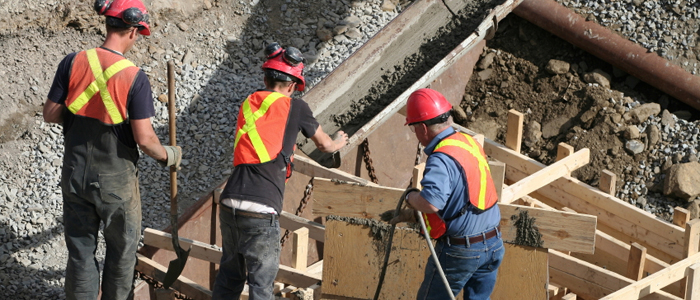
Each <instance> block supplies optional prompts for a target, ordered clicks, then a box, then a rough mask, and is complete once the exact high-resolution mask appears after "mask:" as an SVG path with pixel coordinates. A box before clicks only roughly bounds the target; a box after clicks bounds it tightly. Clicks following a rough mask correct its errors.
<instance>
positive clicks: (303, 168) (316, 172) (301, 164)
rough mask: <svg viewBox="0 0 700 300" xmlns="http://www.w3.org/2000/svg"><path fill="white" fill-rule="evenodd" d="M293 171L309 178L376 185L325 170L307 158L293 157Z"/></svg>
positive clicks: (343, 173)
mask: <svg viewBox="0 0 700 300" xmlns="http://www.w3.org/2000/svg"><path fill="white" fill-rule="evenodd" d="M294 171H296V172H299V173H301V174H304V175H307V176H310V177H323V178H328V179H338V180H343V181H348V182H356V183H360V184H364V185H376V184H374V183H373V182H371V181H369V180H367V179H364V178H361V177H357V176H355V175H352V174H350V173H347V172H343V171H341V170H338V169H329V168H326V167H324V166H322V165H320V164H318V163H317V162H315V161H313V160H312V159H310V158H308V157H304V156H302V155H298V154H297V155H294Z"/></svg>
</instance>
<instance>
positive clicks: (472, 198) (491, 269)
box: [391, 89, 505, 300]
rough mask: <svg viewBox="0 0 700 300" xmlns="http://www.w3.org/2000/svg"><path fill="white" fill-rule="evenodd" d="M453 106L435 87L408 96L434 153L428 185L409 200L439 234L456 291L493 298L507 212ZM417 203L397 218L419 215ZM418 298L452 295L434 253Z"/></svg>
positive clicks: (410, 114)
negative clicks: (455, 122) (502, 210)
mask: <svg viewBox="0 0 700 300" xmlns="http://www.w3.org/2000/svg"><path fill="white" fill-rule="evenodd" d="M451 109H452V105H451V104H450V103H449V102H447V100H446V99H445V97H444V96H443V95H442V94H440V93H439V92H437V91H435V90H431V89H419V90H417V91H415V92H413V93H412V94H411V96H410V97H409V98H408V103H407V110H406V125H408V126H410V127H411V130H412V131H413V132H414V133H415V135H416V137H417V138H418V141H419V142H420V143H421V144H422V145H423V146H425V150H424V151H425V153H426V154H427V155H429V156H428V158H427V161H426V165H425V171H424V173H423V179H422V180H421V185H422V188H423V189H422V190H421V191H413V192H408V193H407V194H406V197H405V201H406V202H407V204H408V205H409V206H410V207H412V208H413V209H416V210H418V211H420V212H421V213H422V216H423V219H424V220H425V222H426V227H427V228H428V231H429V234H430V236H431V237H432V238H433V239H436V240H437V244H436V248H435V251H436V253H437V255H438V260H439V261H440V264H441V266H442V269H443V271H444V273H445V275H446V277H447V281H448V282H449V285H450V289H451V290H452V292H453V294H454V295H457V294H458V293H459V292H460V291H461V290H462V289H464V295H465V297H464V299H480V300H483V299H489V296H490V295H491V292H492V291H493V288H494V285H495V284H496V273H497V271H498V267H499V265H500V264H501V261H502V260H503V254H504V253H505V249H504V247H503V240H502V239H501V233H500V231H499V227H498V224H499V222H500V220H501V213H500V211H499V209H498V205H497V204H496V202H497V195H496V189H495V187H494V184H493V180H492V179H491V173H490V171H489V165H488V162H487V161H486V155H485V154H484V150H483V148H482V147H481V145H479V143H477V142H476V141H475V140H474V139H473V138H472V137H470V136H469V135H466V134H462V133H458V132H456V131H455V130H454V129H453V128H452V126H450V125H451V124H452V121H451V119H450V110H451ZM413 209H406V210H403V211H401V212H400V214H399V215H398V216H397V217H395V218H393V219H392V220H391V223H392V224H396V223H399V222H404V221H415V218H414V216H415V212H414V210H413ZM417 299H420V300H423V299H440V300H442V299H450V297H449V294H448V290H447V288H446V287H445V284H444V283H443V280H441V278H440V274H439V273H438V270H437V267H436V264H435V263H434V262H433V260H432V259H428V262H427V264H426V267H425V278H424V279H423V283H422V284H421V287H420V289H419V291H418V297H417Z"/></svg>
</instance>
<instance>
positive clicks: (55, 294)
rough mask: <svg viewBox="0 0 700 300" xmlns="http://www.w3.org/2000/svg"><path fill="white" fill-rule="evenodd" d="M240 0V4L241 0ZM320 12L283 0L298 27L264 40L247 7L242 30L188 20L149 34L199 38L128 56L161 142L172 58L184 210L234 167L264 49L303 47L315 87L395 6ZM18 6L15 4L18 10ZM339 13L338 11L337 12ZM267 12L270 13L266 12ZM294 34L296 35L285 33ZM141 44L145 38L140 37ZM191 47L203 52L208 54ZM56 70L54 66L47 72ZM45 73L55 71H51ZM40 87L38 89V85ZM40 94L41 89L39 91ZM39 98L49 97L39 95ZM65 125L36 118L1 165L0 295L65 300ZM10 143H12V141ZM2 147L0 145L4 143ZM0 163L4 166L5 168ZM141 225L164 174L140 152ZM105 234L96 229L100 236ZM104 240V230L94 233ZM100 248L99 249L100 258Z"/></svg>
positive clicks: (155, 202) (165, 199)
mask: <svg viewBox="0 0 700 300" xmlns="http://www.w3.org/2000/svg"><path fill="white" fill-rule="evenodd" d="M241 3H243V2H241ZM256 4H257V1H253V2H251V3H250V4H249V3H247V2H246V3H245V4H243V5H242V6H241V7H237V9H239V10H240V11H241V12H242V13H253V12H255V11H256V9H257V10H260V9H264V8H259V7H254V6H252V5H256ZM327 7H330V8H326V10H325V11H324V12H323V13H322V14H321V15H322V16H323V17H322V18H318V19H306V20H296V18H295V17H294V15H295V13H298V12H299V10H307V9H312V8H311V7H310V5H309V3H306V2H304V1H296V0H295V1H286V4H285V5H283V6H282V7H281V16H280V18H279V20H278V21H281V22H283V23H284V24H286V25H287V26H289V28H295V29H298V30H297V31H296V32H295V35H290V34H288V33H286V32H285V33H282V32H280V33H279V34H278V36H276V37H275V36H273V37H272V38H269V39H267V40H265V39H263V37H264V36H263V34H262V33H261V32H264V30H265V29H266V28H265V27H266V26H267V23H268V21H269V20H267V17H265V16H264V15H262V13H253V14H252V16H251V17H250V19H249V20H248V21H249V23H251V24H249V26H251V28H255V29H256V30H247V31H246V32H245V33H240V32H238V33H237V32H235V31H238V30H240V28H233V29H231V32H229V31H228V30H224V29H223V28H219V29H218V30H214V31H209V30H202V32H195V31H194V30H195V29H194V28H192V27H188V25H187V24H185V23H178V24H170V23H169V24H164V25H161V26H163V29H162V31H157V32H154V34H153V35H152V36H151V37H149V38H147V39H149V40H152V39H158V38H159V37H161V36H163V35H166V34H168V32H172V31H188V30H189V31H188V32H187V34H192V35H196V36H197V38H196V39H195V43H196V44H195V45H192V44H188V45H174V44H173V45H168V48H169V49H167V50H165V49H161V48H159V46H158V45H151V46H149V47H144V46H142V47H141V48H138V47H139V45H138V44H137V46H136V48H135V50H134V51H133V52H132V53H129V54H128V55H127V57H130V58H133V59H134V60H135V61H139V60H143V61H146V64H144V65H141V66H140V67H141V68H142V69H143V70H144V71H145V72H147V73H148V74H149V75H150V80H151V84H152V85H153V96H154V99H158V100H161V101H158V100H156V101H155V108H156V116H155V118H154V120H153V124H154V127H155V128H156V132H157V134H158V136H160V137H161V141H164V142H167V136H168V132H167V124H168V113H167V104H166V103H165V102H162V101H165V100H167V98H163V94H165V93H167V85H166V80H165V76H163V75H161V76H159V74H163V72H161V71H158V70H164V69H165V64H166V62H167V61H168V60H171V59H175V61H176V65H177V68H176V69H177V71H176V80H177V92H176V93H177V101H176V107H177V111H178V113H177V114H178V115H177V118H178V122H177V128H178V145H179V146H181V147H182V148H183V152H184V153H183V161H182V169H181V170H180V171H179V173H178V175H179V176H178V184H179V194H180V203H181V206H180V208H181V209H180V211H181V212H182V211H183V210H184V209H183V206H187V205H191V204H192V203H194V202H195V201H196V200H197V199H198V198H199V197H200V196H202V195H203V194H205V193H206V191H208V190H209V189H211V188H213V187H214V185H215V184H216V183H219V182H221V181H222V180H224V179H225V178H226V177H227V175H228V174H230V172H231V170H230V168H231V161H232V156H231V152H232V147H233V139H232V137H233V133H234V130H235V119H236V116H237V114H238V107H239V105H240V103H241V102H242V100H244V97H246V96H247V95H248V94H249V93H251V92H253V91H254V90H255V89H258V88H261V87H263V85H262V72H261V70H260V66H261V65H262V63H263V61H264V57H263V54H262V49H263V48H264V44H265V43H267V42H273V41H277V42H280V43H281V44H283V45H284V46H295V47H297V48H299V49H301V50H302V52H304V54H305V56H306V57H307V58H308V60H309V63H308V64H307V69H306V72H305V77H306V80H307V86H309V87H310V86H313V85H314V84H316V83H318V82H319V81H320V80H321V79H322V78H323V77H324V76H326V75H327V74H328V73H329V72H331V71H332V70H333V69H334V68H335V67H336V66H338V65H339V64H340V63H341V62H342V61H343V60H344V59H346V58H347V57H348V56H349V55H350V54H352V53H353V52H354V51H355V50H357V49H358V48H359V47H360V46H361V45H362V44H363V43H365V42H366V41H367V40H368V39H369V38H370V37H372V36H373V35H374V34H375V33H376V32H378V31H379V30H380V29H381V28H382V27H383V26H384V25H385V24H386V23H388V22H389V21H390V20H392V19H393V18H394V17H395V16H396V15H397V14H398V13H399V12H400V10H401V7H400V6H398V7H397V6H395V5H393V4H391V2H387V3H384V2H382V1H381V0H369V1H364V2H354V3H352V4H349V3H347V2H346V1H331V2H330V5H328V6H327ZM20 8H21V7H20ZM337 12H343V13H342V14H338V13H337ZM271 18H272V17H271ZM290 36H292V38H289V37H290ZM142 42H143V41H142ZM193 47H201V48H203V49H206V52H204V53H200V54H198V53H196V52H195V51H192V48H193ZM52 72H53V70H51V73H52ZM50 77H51V76H50ZM45 88H46V90H47V91H48V87H45ZM37 90H38V87H37ZM44 94H45V93H44ZM44 97H45V96H44ZM61 130H62V128H61V126H59V125H55V124H46V123H44V122H43V120H42V118H41V116H40V115H37V116H35V126H34V129H33V130H29V131H27V132H26V133H25V134H24V135H22V136H21V137H20V138H19V139H18V140H17V141H16V143H18V144H19V143H23V145H24V146H19V147H20V153H16V154H17V155H15V156H14V159H16V160H17V161H15V162H13V164H12V165H20V166H23V168H20V169H16V168H15V169H12V168H10V167H9V165H10V163H9V162H8V163H6V162H4V161H3V162H2V168H0V169H2V170H3V172H1V173H0V180H1V181H2V182H3V183H6V184H3V185H0V210H1V211H2V215H0V295H3V297H2V298H5V297H8V298H14V299H63V298H65V296H64V295H63V284H64V272H65V262H66V259H67V251H66V247H65V242H64V240H63V224H62V198H61V191H60V188H59V182H60V166H61V164H62V154H63V134H62V132H61ZM11 143H15V142H11ZM1 147H3V145H0V148H1ZM4 170H8V171H7V172H5V171H4ZM139 174H140V183H141V197H142V207H143V226H144V227H151V228H158V229H161V228H165V227H166V226H168V225H169V219H168V217H169V205H170V204H169V195H170V194H169V179H168V178H169V177H168V176H169V174H168V172H167V170H166V169H164V168H162V167H160V166H159V165H158V164H157V163H156V162H155V160H153V159H151V158H150V157H148V156H145V155H142V158H141V160H140V161H139ZM100 235H101V233H100ZM100 239H102V236H100ZM104 253H105V248H104V245H103V244H100V245H99V247H98V249H97V257H98V260H99V263H100V264H102V263H103V261H102V260H103V258H104Z"/></svg>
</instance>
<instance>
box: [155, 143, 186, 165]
mask: <svg viewBox="0 0 700 300" xmlns="http://www.w3.org/2000/svg"><path fill="white" fill-rule="evenodd" d="M163 148H165V153H166V154H167V155H168V159H167V160H166V161H160V160H159V161H158V163H159V164H160V165H161V167H170V166H175V168H180V162H181V161H182V148H180V147H179V146H163Z"/></svg>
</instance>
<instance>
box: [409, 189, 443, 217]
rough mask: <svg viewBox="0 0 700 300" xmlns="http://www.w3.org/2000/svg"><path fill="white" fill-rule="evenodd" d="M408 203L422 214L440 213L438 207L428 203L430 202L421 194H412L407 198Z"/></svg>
mask: <svg viewBox="0 0 700 300" xmlns="http://www.w3.org/2000/svg"><path fill="white" fill-rule="evenodd" d="M406 198H408V199H406V201H407V202H408V204H409V205H411V206H412V207H413V208H415V209H416V210H419V211H421V212H424V213H427V214H434V213H436V212H438V209H437V207H435V206H433V205H432V204H430V202H428V200H425V198H423V196H421V194H420V193H419V192H411V193H409V194H408V196H406Z"/></svg>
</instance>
